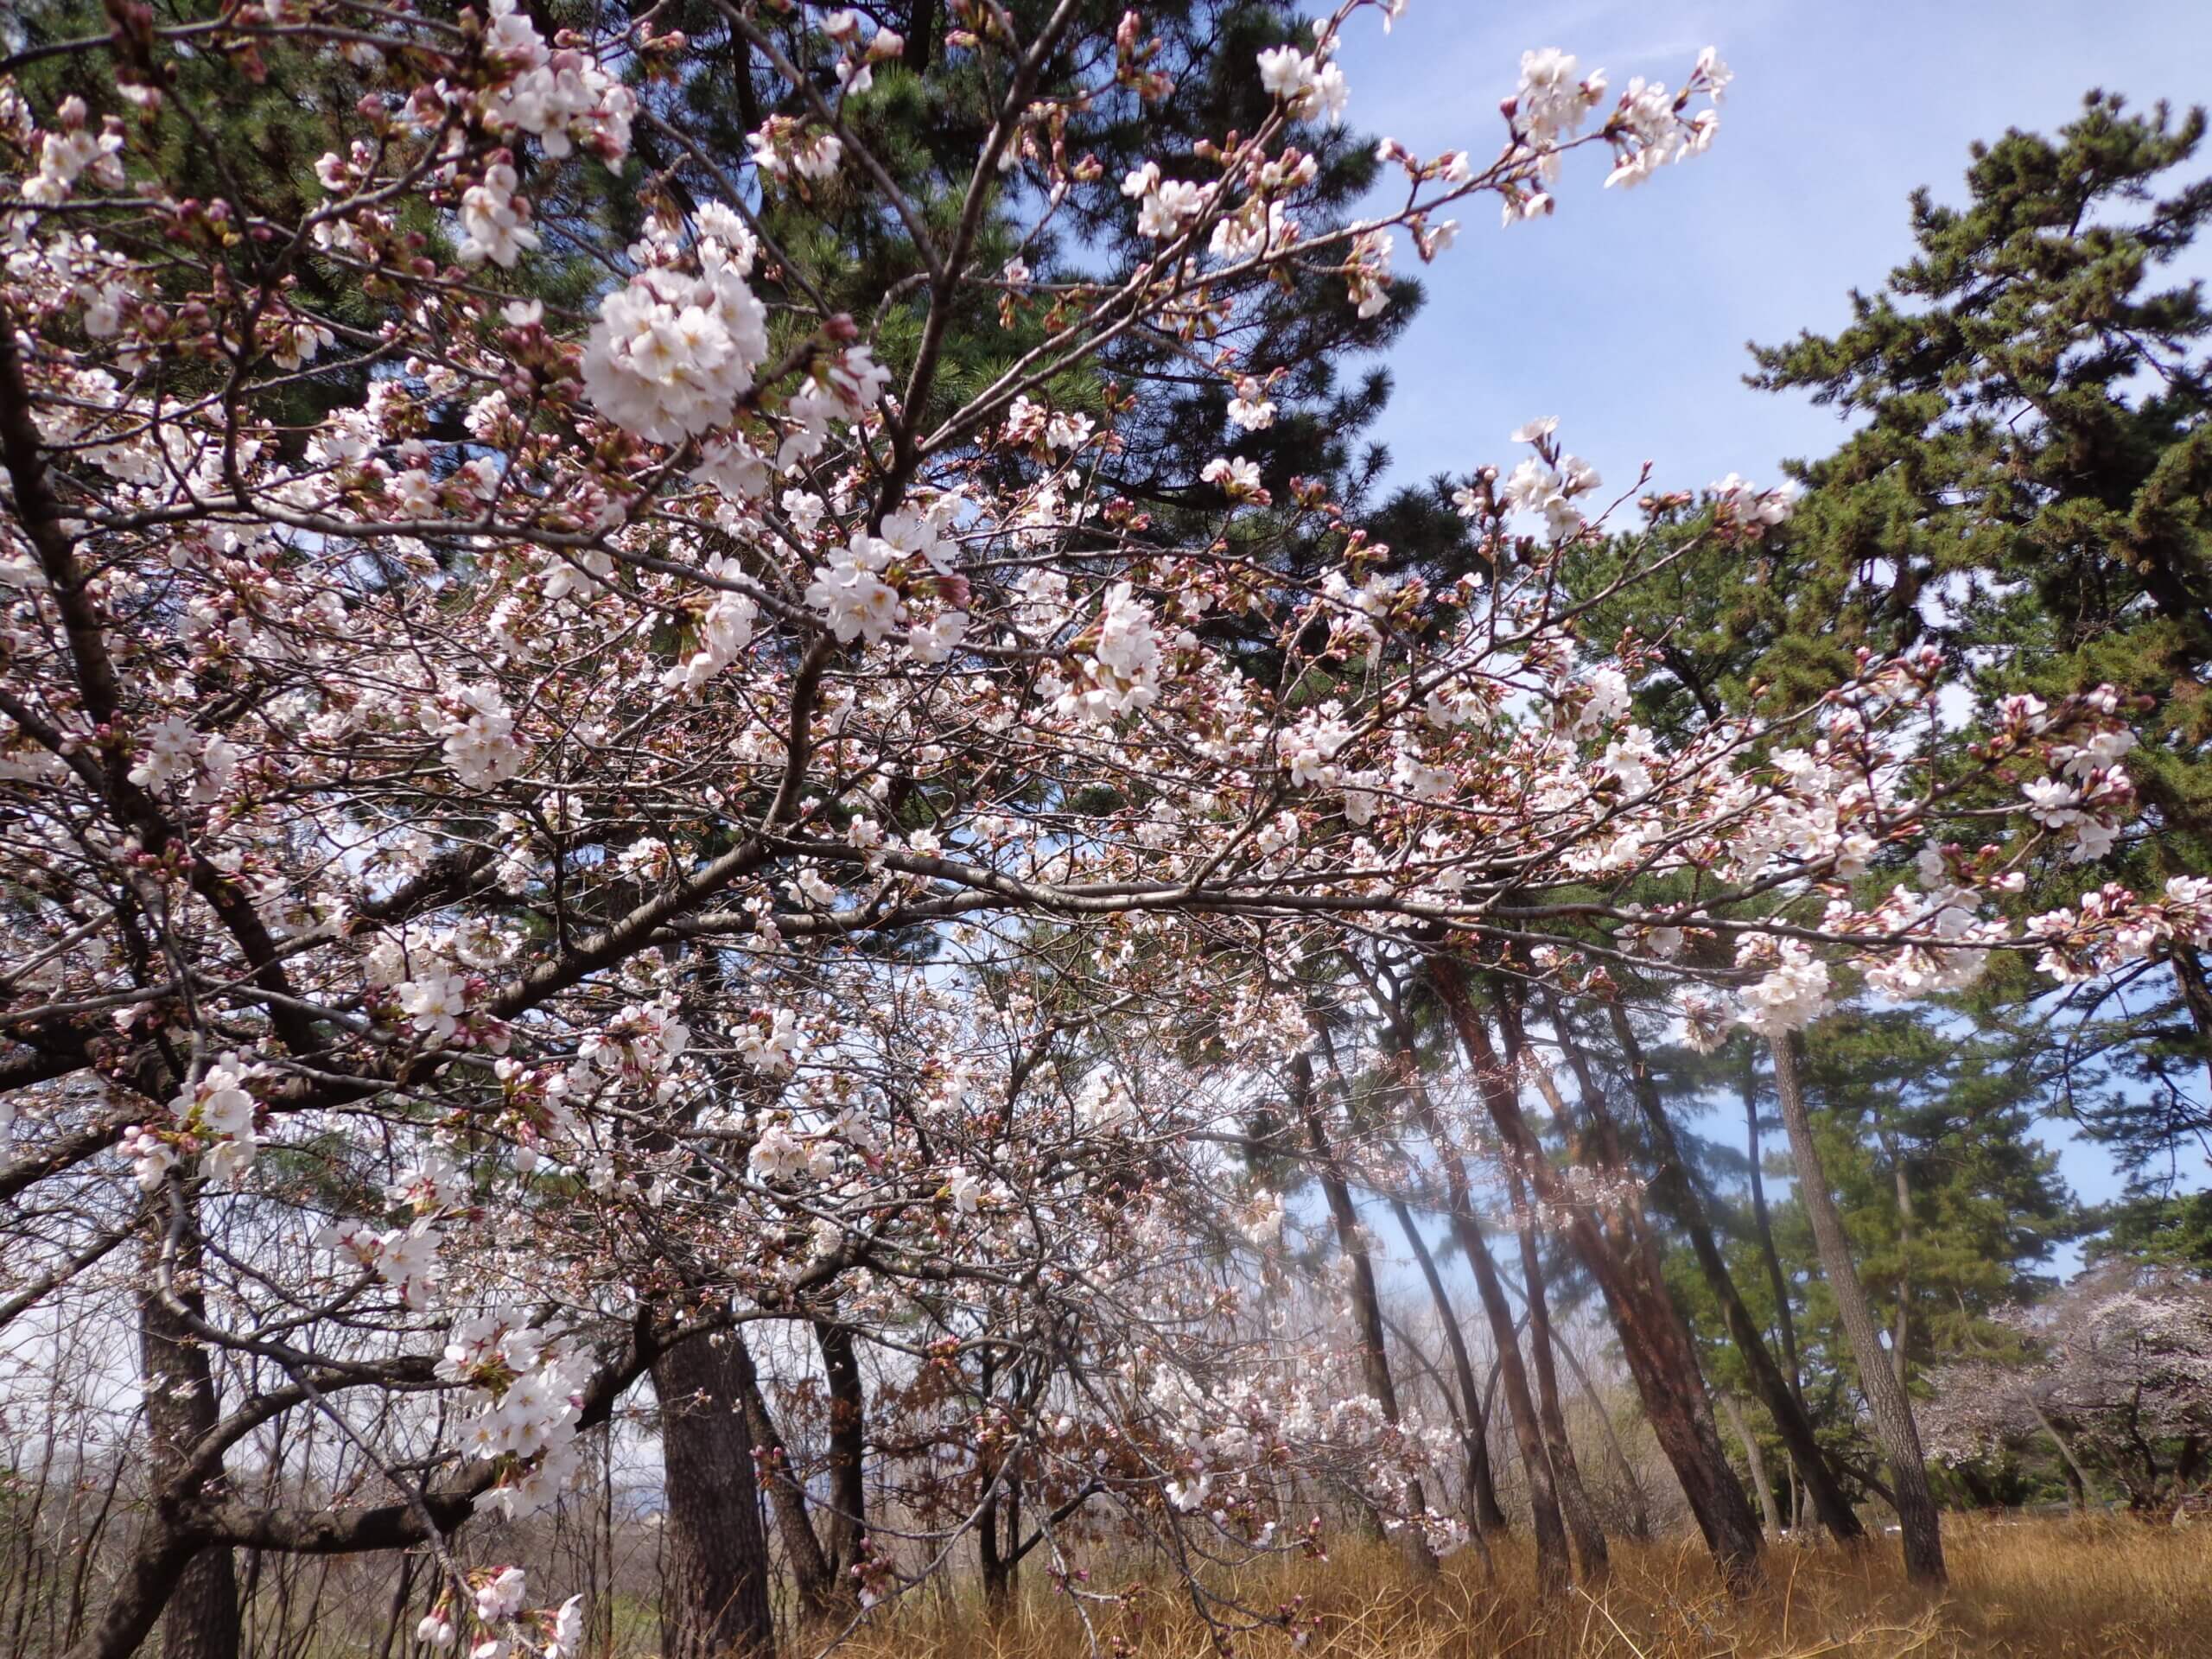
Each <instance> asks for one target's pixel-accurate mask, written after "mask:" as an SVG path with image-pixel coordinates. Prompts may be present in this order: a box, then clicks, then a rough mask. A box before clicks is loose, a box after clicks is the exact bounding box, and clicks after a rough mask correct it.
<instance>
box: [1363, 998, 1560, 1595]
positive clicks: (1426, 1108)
mask: <svg viewBox="0 0 2212 1659" xmlns="http://www.w3.org/2000/svg"><path fill="white" fill-rule="evenodd" d="M1396 1038H1397V1042H1398V1047H1399V1059H1400V1063H1401V1064H1402V1065H1403V1066H1404V1067H1405V1068H1406V1093H1407V1098H1408V1101H1409V1102H1410V1103H1411V1105H1412V1107H1413V1111H1414V1117H1415V1119H1416V1120H1417V1121H1418V1122H1420V1125H1421V1131H1422V1133H1423V1134H1425V1135H1427V1136H1428V1138H1429V1141H1430V1142H1431V1143H1432V1144H1433V1146H1434V1147H1435V1148H1436V1161H1437V1164H1438V1166H1440V1168H1441V1169H1442V1170H1443V1172H1444V1191H1445V1198H1446V1202H1447V1203H1449V1204H1450V1205H1451V1206H1452V1216H1451V1220H1452V1236H1453V1238H1455V1239H1456V1240H1457V1241H1458V1242H1459V1249H1460V1251H1461V1253H1462V1254H1464V1255H1465V1256H1466V1258H1467V1266H1468V1268H1469V1270H1470V1271H1471V1272H1472V1273H1473V1274H1474V1276H1475V1294H1476V1295H1477V1296H1478V1297H1479V1298H1480V1299H1481V1301H1482V1305H1483V1315H1484V1318H1485V1319H1488V1320H1489V1322H1490V1334H1491V1343H1492V1344H1493V1345H1494V1346H1495V1347H1496V1349H1497V1376H1498V1380H1499V1383H1500V1384H1501V1386H1502V1387H1503V1389H1504V1390H1505V1415H1506V1420H1507V1421H1508V1423H1509V1424H1510V1426H1511V1427H1512V1430H1513V1442H1514V1446H1515V1447H1516V1449H1517V1450H1518V1451H1519V1452H1520V1453H1521V1468H1522V1472H1523V1473H1524V1474H1526V1475H1527V1476H1528V1478H1529V1522H1530V1530H1531V1531H1532V1532H1533V1533H1534V1535H1535V1541H1536V1595H1537V1598H1538V1599H1540V1600H1545V1601H1548V1600H1551V1599H1554V1598H1555V1597H1559V1596H1563V1595H1565V1594H1566V1593H1567V1589H1568V1586H1571V1585H1572V1584H1573V1582H1574V1573H1573V1564H1572V1563H1571V1562H1570V1561H1569V1560H1567V1525H1566V1522H1564V1521H1563V1520H1562V1519H1561V1518H1560V1510H1559V1492H1558V1489H1557V1488H1556V1487H1555V1486H1554V1484H1553V1481H1552V1465H1551V1458H1550V1455H1549V1454H1548V1452H1546V1451H1545V1450H1544V1432H1543V1427H1542V1425H1541V1423H1540V1422H1539V1421H1537V1418H1536V1402H1535V1398H1534V1397H1533V1396H1532V1395H1530V1393H1529V1372H1528V1370H1527V1368H1526V1367H1525V1366H1523V1365H1522V1363H1521V1335H1520V1332H1519V1331H1518V1330H1516V1328H1515V1326H1514V1323H1513V1310H1512V1309H1511V1308H1510V1306H1507V1305H1506V1300H1505V1287H1504V1285H1503V1283H1501V1282H1500V1281H1499V1280H1498V1276H1497V1263H1496V1262H1493V1261H1492V1260H1491V1254H1490V1247H1489V1246H1488V1245H1487V1244H1485V1243H1484V1242H1483V1230H1482V1227H1481V1225H1480V1224H1478V1222H1477V1221H1476V1220H1475V1211H1474V1197H1473V1194H1472V1193H1471V1192H1470V1190H1469V1188H1468V1184H1467V1166H1466V1161H1465V1160H1464V1159H1463V1158H1461V1157H1460V1155H1459V1149H1458V1148H1457V1147H1455V1146H1454V1145H1453V1144H1452V1141H1451V1140H1450V1139H1449V1138H1448V1137H1447V1136H1446V1135H1445V1133H1444V1124H1443V1122H1442V1120H1441V1119H1440V1118H1439V1117H1438V1116H1437V1113H1436V1106H1435V1103H1434V1102H1433V1101H1432V1100H1430V1099H1429V1097H1428V1090H1427V1088H1426V1087H1425V1086H1424V1085H1423V1084H1422V1083H1421V1066H1420V1061H1419V1058H1417V1057H1416V1056H1415V1054H1414V1050H1413V1033H1411V1032H1410V1031H1408V1030H1407V1029H1406V1028H1405V1027H1403V1026H1402V1025H1401V1026H1399V1027H1398V1028H1397V1031H1396Z"/></svg>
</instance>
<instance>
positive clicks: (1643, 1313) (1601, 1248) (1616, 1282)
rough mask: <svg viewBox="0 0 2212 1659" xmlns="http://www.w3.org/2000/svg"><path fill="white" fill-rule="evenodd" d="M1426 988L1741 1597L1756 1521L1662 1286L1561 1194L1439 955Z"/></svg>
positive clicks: (1756, 1570)
mask: <svg viewBox="0 0 2212 1659" xmlns="http://www.w3.org/2000/svg"><path fill="white" fill-rule="evenodd" d="M1428 971H1429V982H1430V984H1431V986H1432V987H1433V988H1434V989H1435V991H1436V994H1437V996H1438V998H1439V1000H1440V1001H1442V1003H1443V1005H1444V1008H1445V1012H1446V1014H1449V1015H1450V1017H1451V1020H1452V1025H1453V1027H1454V1028H1455V1029H1456V1030H1457V1032H1458V1033H1459V1040H1460V1044H1461V1046H1463V1047H1464V1048H1465V1051H1466V1054H1467V1060H1468V1065H1469V1066H1470V1068H1471V1070H1472V1071H1473V1072H1474V1074H1475V1077H1476V1081H1477V1086H1478V1092H1479V1093H1480V1095H1481V1096H1482V1099H1483V1103H1484V1108H1485V1109H1486V1110H1487V1111H1488V1113H1489V1115H1490V1118H1491V1123H1492V1124H1493V1125H1494V1126H1495V1127H1496V1128H1497V1132H1498V1135H1499V1137H1500V1139H1501V1140H1502V1141H1503V1143H1504V1147H1505V1150H1506V1154H1507V1156H1509V1157H1510V1158H1512V1159H1513V1160H1516V1163H1517V1164H1518V1166H1519V1167H1520V1169H1521V1171H1522V1173H1523V1174H1524V1175H1525V1176H1526V1177H1527V1178H1528V1179H1529V1183H1530V1185H1532V1186H1534V1187H1535V1192H1536V1196H1537V1197H1538V1198H1541V1200H1543V1201H1544V1202H1545V1203H1546V1204H1548V1205H1551V1206H1553V1207H1554V1208H1555V1209H1556V1210H1558V1211H1559V1212H1560V1214H1562V1215H1564V1216H1565V1217H1567V1238H1568V1242H1569V1243H1572V1244H1573V1247H1574V1250H1575V1253H1576V1255H1578V1256H1580V1258H1581V1261H1582V1263H1583V1265H1584V1267H1585V1268H1587V1269H1588V1270H1589V1273H1590V1276H1591V1277H1592V1279H1594V1280H1595V1281H1597V1283H1598V1288H1599V1292H1600V1293H1601V1294H1603V1295H1604V1296H1605V1306H1606V1307H1607V1308H1608V1310H1609V1311H1610V1312H1611V1314H1612V1316H1613V1323H1614V1325H1615V1326H1616V1327H1617V1328H1618V1331H1619V1333H1620V1338H1621V1354H1622V1357H1623V1358H1624V1360H1625V1361H1626V1362H1627V1364H1628V1368H1629V1374H1630V1376H1631V1377H1633V1378H1634V1379H1635V1382H1636V1386H1637V1395H1638V1397H1639V1398H1640V1399H1641V1400H1642V1401H1643V1411H1644V1415H1645V1416H1646V1417H1647V1418H1648V1419H1649V1421H1650V1423H1651V1427H1652V1432H1653V1433H1654V1434H1656V1436H1657V1437H1658V1440H1659V1445H1660V1449H1661V1450H1662V1451H1663V1452H1665V1453H1666V1454H1667V1461H1668V1462H1669V1464H1671V1465H1674V1470H1675V1477H1676V1478H1677V1479H1679V1480H1680V1481H1681V1487H1682V1495H1683V1497H1686V1498H1687V1499H1688V1501H1689V1505H1690V1512H1691V1514H1692V1515H1694V1516H1695V1517H1696V1519H1697V1523H1698V1529H1699V1530H1700V1532H1701V1533H1702V1534H1703V1535H1704V1537H1705V1541H1706V1546H1707V1548H1708V1549H1710V1550H1711V1551H1712V1554H1713V1560H1714V1563H1715V1564H1716V1565H1717V1566H1718V1567H1719V1569H1720V1573H1721V1576H1722V1578H1723V1579H1724V1580H1726V1583H1727V1585H1728V1587H1729V1591H1730V1592H1731V1593H1732V1594H1737V1595H1741V1594H1745V1593H1747V1592H1749V1591H1750V1590H1751V1589H1752V1588H1753V1587H1754V1586H1757V1584H1758V1582H1759V1580H1760V1578H1761V1576H1762V1574H1761V1571H1760V1567H1759V1552H1760V1550H1761V1548H1763V1546H1764V1539H1763V1537H1762V1536H1761V1535H1760V1532H1759V1523H1758V1517H1757V1516H1754V1515H1753V1514H1752V1513H1751V1503H1750V1501H1749V1500H1748V1499H1746V1498H1745V1496H1744V1489H1743V1487H1742V1486H1741V1485H1739V1484H1738V1483H1737V1480H1736V1471H1734V1470H1733V1469H1732V1468H1731V1467H1730V1466H1729V1463H1728V1454H1727V1453H1726V1452H1725V1451H1724V1450H1723V1449H1722V1448H1721V1445H1720V1432H1719V1428H1718V1427H1715V1426H1714V1423H1713V1409H1712V1407H1711V1406H1710V1405H1709V1404H1708V1403H1707V1400H1706V1397H1705V1376H1704V1373H1703V1372H1702V1371H1701V1370H1700V1369H1699V1367H1698V1363H1697V1353H1696V1351H1695V1349H1694V1348H1693V1347H1692V1346H1691V1345H1690V1342H1689V1337H1688V1330H1687V1327H1686V1326H1685V1325H1683V1323H1682V1319H1681V1314H1680V1313H1679V1312H1678V1311H1677V1310H1676V1309H1675V1305H1674V1301H1673V1299H1672V1298H1671V1297H1669V1295H1668V1294H1667V1290H1666V1287H1665V1285H1664V1284H1663V1282H1660V1281H1656V1280H1655V1279H1654V1278H1653V1276H1652V1275H1651V1274H1650V1273H1649V1267H1648V1264H1647V1263H1645V1262H1643V1261H1642V1260H1641V1259H1640V1258H1639V1256H1638V1255H1637V1254H1635V1253H1632V1252H1625V1251H1621V1250H1617V1249H1615V1247H1614V1243H1613V1241H1612V1240H1611V1239H1610V1238H1608V1237H1607V1236H1606V1235H1605V1233H1604V1232H1603V1231H1602V1230H1600V1229H1599V1226H1598V1224H1597V1222H1596V1220H1595V1219H1594V1218H1593V1217H1592V1213H1591V1205H1590V1204H1589V1202H1588V1200H1587V1199H1586V1198H1582V1197H1580V1196H1578V1195H1577V1194H1575V1193H1573V1192H1569V1191H1567V1188H1566V1186H1565V1185H1564V1183H1562V1182H1561V1181H1560V1179H1559V1173H1558V1172H1557V1171H1556V1170H1554V1168H1553V1167H1552V1166H1551V1164H1550V1161H1549V1160H1548V1159H1546V1158H1545V1156H1544V1155H1543V1148H1542V1147H1541V1146H1540V1145H1539V1144H1538V1142H1537V1141H1536V1137H1535V1133H1534V1132H1533V1131H1532V1130H1531V1129H1530V1128H1529V1124H1528V1121H1527V1119H1526V1118H1525V1117H1523V1116H1522V1111H1521V1104H1520V1101H1519V1100H1518V1098H1517V1097H1516V1092H1515V1090H1514V1089H1513V1087H1512V1084H1511V1083H1510V1080H1509V1079H1508V1078H1507V1077H1506V1075H1505V1071H1504V1068H1503V1066H1501V1065H1499V1063H1498V1058H1497V1052H1496V1050H1495V1049H1493V1048H1492V1047H1491V1040H1490V1033H1489V1032H1488V1031H1487V1030H1486V1029H1485V1028H1484V1024H1483V1020H1482V1016H1481V1015H1480V1014H1478V1013H1477V1011H1476V1009H1475V1006H1474V1002H1473V1000H1472V998H1471V996H1470V995H1469V994H1468V990H1467V985H1466V979H1465V974H1464V972H1463V971H1462V970H1461V969H1460V967H1459V963H1457V962H1456V961H1454V960H1453V959H1452V958H1451V957H1444V956H1436V957H1430V958H1429V965H1428Z"/></svg>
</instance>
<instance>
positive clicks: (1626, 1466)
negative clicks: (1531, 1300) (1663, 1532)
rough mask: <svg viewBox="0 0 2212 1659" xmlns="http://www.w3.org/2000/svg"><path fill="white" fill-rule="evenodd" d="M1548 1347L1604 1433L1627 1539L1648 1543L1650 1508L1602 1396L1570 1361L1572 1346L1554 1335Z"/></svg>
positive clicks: (1577, 1363)
mask: <svg viewBox="0 0 2212 1659" xmlns="http://www.w3.org/2000/svg"><path fill="white" fill-rule="evenodd" d="M1552 1345H1553V1346H1554V1348H1555V1349H1557V1350H1558V1351H1559V1357H1560V1358H1561V1359H1563V1360H1565V1361H1566V1362H1567V1370H1570V1371H1572V1372H1573V1373H1574V1383H1575V1386H1576V1387H1577V1388H1579V1389H1581V1390H1582V1397H1583V1398H1584V1399H1585V1400H1587V1401H1588V1402H1590V1410H1591V1412H1592V1414H1593V1415H1594V1416H1595V1417H1596V1418H1597V1419H1598V1427H1599V1428H1600V1429H1602V1430H1603V1431H1604V1432H1605V1456H1606V1457H1607V1459H1610V1460H1611V1463H1612V1465H1613V1473H1614V1474H1616V1475H1617V1476H1618V1477H1619V1478H1620V1483H1621V1491H1623V1492H1624V1493H1626V1494H1627V1497H1628V1535H1629V1536H1630V1537H1631V1538H1633V1539H1635V1540H1636V1541H1637V1542H1638V1543H1640V1544H1641V1543H1649V1541H1650V1540H1651V1504H1650V1501H1649V1499H1648V1498H1646V1497H1645V1496H1644V1492H1643V1482H1642V1481H1640V1480H1638V1479H1637V1478H1636V1465H1634V1464H1632V1463H1630V1461H1629V1460H1628V1452H1627V1451H1626V1449H1625V1448H1624V1447H1623V1446H1622V1445H1621V1437H1620V1431H1619V1430H1618V1429H1617V1428H1615V1427H1613V1414H1612V1412H1611V1410H1610V1409H1608V1408H1607V1407H1606V1405H1605V1396H1604V1395H1600V1394H1599V1392H1598V1385H1597V1384H1596V1383H1592V1381H1591V1380H1590V1373H1589V1372H1588V1371H1587V1370H1585V1369H1584V1367H1583V1364H1582V1362H1581V1361H1580V1360H1579V1359H1577V1358H1576V1357H1574V1346H1573V1344H1572V1343H1570V1342H1568V1341H1567V1339H1566V1338H1564V1337H1562V1336H1561V1335H1560V1333H1559V1332H1556V1331H1554V1332H1552Z"/></svg>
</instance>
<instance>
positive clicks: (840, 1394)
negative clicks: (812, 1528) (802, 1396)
mask: <svg viewBox="0 0 2212 1659" xmlns="http://www.w3.org/2000/svg"><path fill="white" fill-rule="evenodd" d="M814 1338H815V1343H816V1345H817V1346H818V1347H819V1348H820V1349H821V1350H822V1365H823V1371H824V1373H825V1374H826V1376H828V1378H829V1505H828V1509H829V1516H828V1517H827V1519H826V1520H825V1522H824V1523H823V1529H822V1553H823V1556H824V1557H826V1558H827V1560H829V1570H830V1573H831V1574H832V1575H833V1577H834V1579H835V1581H836V1583H837V1584H838V1585H839V1586H841V1587H842V1586H844V1585H845V1584H847V1583H848V1582H849V1581H850V1580H851V1578H852V1571H853V1568H854V1567H856V1566H857V1565H859V1562H860V1559H861V1548H862V1547H863V1546H864V1545H865V1544H866V1542H867V1541H868V1462H867V1457H868V1401H867V1396H866V1395H865V1393H864V1392H863V1388H862V1384H861V1366H860V1356H859V1354H858V1353H857V1352H856V1351H855V1348H854V1345H853V1332H852V1327H851V1326H849V1325H838V1324H836V1323H834V1322H832V1321H829V1320H827V1319H817V1320H816V1321H815V1322H814Z"/></svg>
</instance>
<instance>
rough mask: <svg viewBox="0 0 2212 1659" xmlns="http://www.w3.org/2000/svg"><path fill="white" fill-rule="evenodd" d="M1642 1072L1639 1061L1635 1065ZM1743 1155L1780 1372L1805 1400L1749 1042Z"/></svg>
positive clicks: (1794, 1393)
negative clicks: (1768, 1187)
mask: <svg viewBox="0 0 2212 1659" xmlns="http://www.w3.org/2000/svg"><path fill="white" fill-rule="evenodd" d="M1632 1034H1633V1033H1631V1035H1632ZM1638 1071H1639V1075H1641V1065H1639V1067H1638ZM1744 1155H1745V1158H1747V1159H1748V1160H1750V1161H1751V1226H1752V1228H1753V1230H1755V1231H1757V1232H1758V1236H1759V1259H1760V1260H1761V1261H1762V1262H1764V1263H1765V1264H1766V1278H1767V1288H1768V1289H1769V1290H1770V1291H1771V1292H1772V1293H1773V1295H1774V1329H1775V1334H1776V1335H1777V1336H1778V1337H1779V1338H1781V1339H1782V1374H1783V1377H1784V1379H1785V1380H1787V1381H1788V1383H1789V1397H1790V1398H1791V1399H1793V1400H1795V1401H1796V1402H1797V1403H1798V1405H1799V1406H1800V1407H1801V1408H1802V1406H1803V1405H1804V1403H1805V1383H1804V1376H1805V1372H1804V1368H1803V1367H1802V1366H1801V1365H1799V1364H1798V1363H1797V1316H1796V1314H1795V1313H1791V1312H1790V1308H1789V1274H1785V1273H1784V1272H1783V1270H1782V1252H1781V1251H1780V1250H1778V1249H1775V1246H1774V1217H1773V1216H1772V1215H1771V1214H1770V1212H1769V1211H1768V1210H1767V1207H1766V1169H1765V1162H1766V1156H1765V1154H1764V1152H1762V1151H1761V1150H1760V1147H1759V1090H1758V1058H1757V1054H1756V1051H1755V1050H1754V1049H1753V1048H1752V1047H1751V1045H1750V1044H1748V1043H1747V1044H1745V1049H1744Z"/></svg>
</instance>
